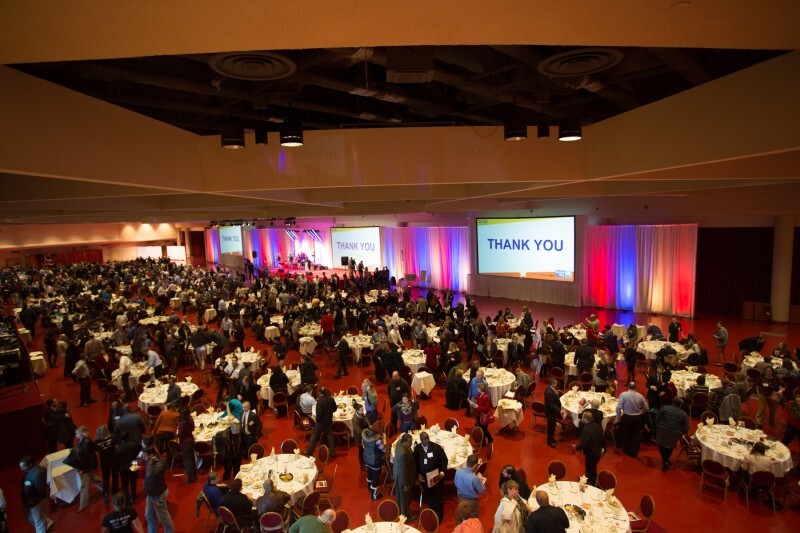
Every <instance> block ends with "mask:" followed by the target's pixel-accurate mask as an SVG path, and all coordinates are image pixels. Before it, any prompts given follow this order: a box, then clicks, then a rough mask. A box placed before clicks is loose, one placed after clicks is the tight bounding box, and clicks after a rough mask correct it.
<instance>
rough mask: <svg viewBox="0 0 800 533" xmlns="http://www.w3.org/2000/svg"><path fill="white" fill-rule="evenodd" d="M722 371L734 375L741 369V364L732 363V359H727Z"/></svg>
mask: <svg viewBox="0 0 800 533" xmlns="http://www.w3.org/2000/svg"><path fill="white" fill-rule="evenodd" d="M722 371H723V372H725V374H728V375H733V374H735V373H737V372H738V371H739V365H737V364H736V363H731V362H730V361H726V362H725V363H724V364H723V365H722Z"/></svg>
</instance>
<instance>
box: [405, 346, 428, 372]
mask: <svg viewBox="0 0 800 533" xmlns="http://www.w3.org/2000/svg"><path fill="white" fill-rule="evenodd" d="M403 362H404V363H405V364H406V366H408V368H410V369H411V374H416V373H417V372H419V367H421V366H423V365H424V364H425V354H424V353H423V352H422V350H403Z"/></svg>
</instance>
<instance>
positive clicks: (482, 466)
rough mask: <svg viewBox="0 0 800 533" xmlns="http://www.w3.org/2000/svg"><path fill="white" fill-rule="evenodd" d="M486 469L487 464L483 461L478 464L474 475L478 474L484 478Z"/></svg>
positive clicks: (487, 467)
mask: <svg viewBox="0 0 800 533" xmlns="http://www.w3.org/2000/svg"><path fill="white" fill-rule="evenodd" d="M488 469H489V463H487V462H486V461H483V462H482V463H480V464H479V465H478V468H476V469H475V474H476V475H477V474H480V475H482V476H484V477H485V476H486V470H488Z"/></svg>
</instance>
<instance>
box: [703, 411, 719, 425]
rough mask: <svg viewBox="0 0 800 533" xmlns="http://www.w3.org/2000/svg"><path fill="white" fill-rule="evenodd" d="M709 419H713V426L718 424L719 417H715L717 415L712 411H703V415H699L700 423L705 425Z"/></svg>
mask: <svg viewBox="0 0 800 533" xmlns="http://www.w3.org/2000/svg"><path fill="white" fill-rule="evenodd" d="M709 418H713V419H714V423H715V424H716V423H717V422H719V416H717V413H715V412H714V411H703V414H702V415H700V422H702V423H703V424H705V423H706V420H707V419H709Z"/></svg>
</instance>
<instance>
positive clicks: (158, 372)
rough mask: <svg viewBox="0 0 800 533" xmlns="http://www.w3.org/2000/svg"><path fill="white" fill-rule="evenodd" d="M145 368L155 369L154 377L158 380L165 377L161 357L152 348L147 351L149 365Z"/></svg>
mask: <svg viewBox="0 0 800 533" xmlns="http://www.w3.org/2000/svg"><path fill="white" fill-rule="evenodd" d="M145 366H146V368H152V369H153V375H154V376H155V378H156V379H158V378H160V377H161V376H163V375H164V365H163V363H162V361H161V356H159V355H158V353H157V352H156V351H155V350H153V349H152V348H150V349H149V350H147V364H146V365H145Z"/></svg>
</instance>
